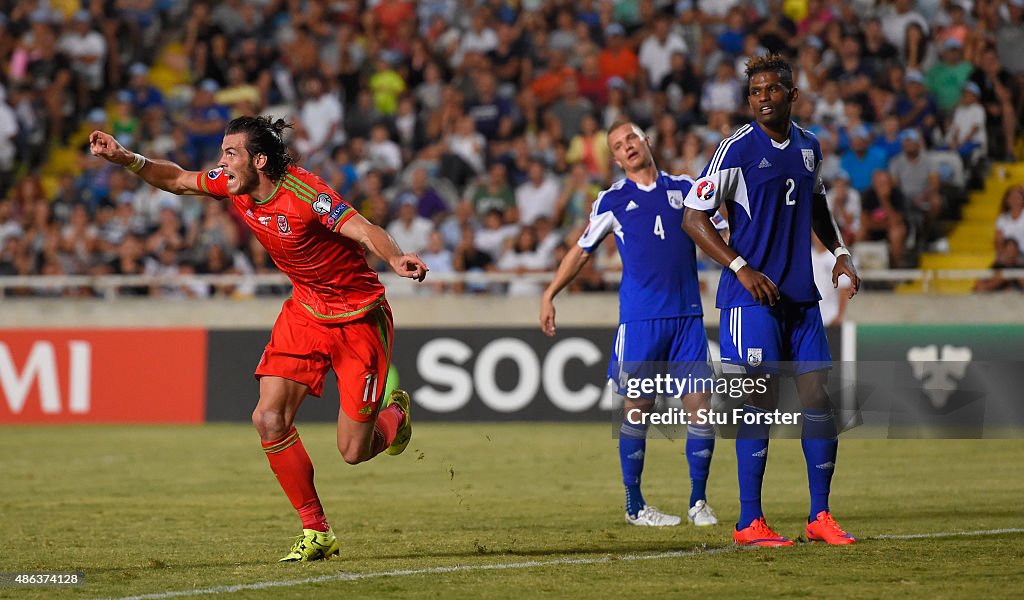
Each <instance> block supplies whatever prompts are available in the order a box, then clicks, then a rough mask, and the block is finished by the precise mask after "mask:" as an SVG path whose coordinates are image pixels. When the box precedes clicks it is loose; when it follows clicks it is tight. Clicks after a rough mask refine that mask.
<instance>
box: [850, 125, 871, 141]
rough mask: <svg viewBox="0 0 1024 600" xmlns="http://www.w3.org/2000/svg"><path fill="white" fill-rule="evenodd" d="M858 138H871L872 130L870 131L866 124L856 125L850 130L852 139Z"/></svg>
mask: <svg viewBox="0 0 1024 600" xmlns="http://www.w3.org/2000/svg"><path fill="white" fill-rule="evenodd" d="M858 138H859V139H862V140H870V139H871V131H869V130H868V128H867V127H865V126H864V125H858V126H856V127H854V128H853V129H851V130H850V139H851V140H855V139H858Z"/></svg>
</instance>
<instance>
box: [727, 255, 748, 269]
mask: <svg viewBox="0 0 1024 600" xmlns="http://www.w3.org/2000/svg"><path fill="white" fill-rule="evenodd" d="M745 266H747V261H746V260H744V259H743V257H742V256H737V257H736V258H734V259H732V262H731V263H729V269H730V270H732V272H733V273H739V272H740V269H742V268H743V267H745Z"/></svg>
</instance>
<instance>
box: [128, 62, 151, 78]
mask: <svg viewBox="0 0 1024 600" xmlns="http://www.w3.org/2000/svg"><path fill="white" fill-rule="evenodd" d="M128 74H129V75H131V76H132V77H135V76H136V75H149V67H147V66H146V65H144V64H142V63H140V62H137V63H132V66H131V67H129V68H128Z"/></svg>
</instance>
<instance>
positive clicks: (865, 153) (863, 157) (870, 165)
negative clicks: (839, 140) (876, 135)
mask: <svg viewBox="0 0 1024 600" xmlns="http://www.w3.org/2000/svg"><path fill="white" fill-rule="evenodd" d="M839 163H840V166H841V167H842V169H843V170H844V171H846V172H847V174H849V175H850V185H852V186H853V189H855V190H857V191H858V192H864V190H866V189H868V188H869V187H871V185H872V177H873V175H874V173H875V172H876V171H884V170H885V168H886V166H887V165H886V160H885V153H884V152H883V151H882V150H880V149H879V148H876V147H872V146H871V132H870V131H868V128H867V127H864V126H863V125H861V126H858V127H854V128H853V129H852V130H851V131H850V149H849V150H847V151H846V152H844V153H843V155H842V157H841V158H840V160H839Z"/></svg>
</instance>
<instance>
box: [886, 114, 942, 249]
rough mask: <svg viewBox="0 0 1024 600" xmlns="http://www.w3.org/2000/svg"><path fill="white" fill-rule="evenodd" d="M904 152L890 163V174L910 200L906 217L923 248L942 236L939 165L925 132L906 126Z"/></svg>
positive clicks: (918, 244) (902, 141) (907, 200)
mask: <svg viewBox="0 0 1024 600" xmlns="http://www.w3.org/2000/svg"><path fill="white" fill-rule="evenodd" d="M900 140H901V143H902V146H903V151H902V152H900V153H899V154H898V155H896V157H894V158H893V159H892V161H891V162H890V163H889V174H890V175H892V178H893V181H894V182H895V184H896V187H897V188H898V189H899V191H900V194H901V195H902V196H903V199H904V201H905V202H906V212H905V215H904V216H905V217H906V219H907V224H908V226H909V229H910V231H912V232H914V234H915V239H916V240H917V246H918V247H923V246H924V244H925V243H926V242H929V241H931V240H933V239H935V238H937V237H940V236H941V232H940V231H938V230H937V226H938V218H939V213H940V212H941V210H942V196H941V195H940V194H939V166H938V165H937V164H936V163H935V161H933V160H932V158H931V156H930V155H929V154H928V153H927V152H926V151H925V150H924V143H923V140H922V139H921V134H920V133H918V131H917V130H916V129H905V130H904V131H903V132H902V133H901V134H900Z"/></svg>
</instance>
